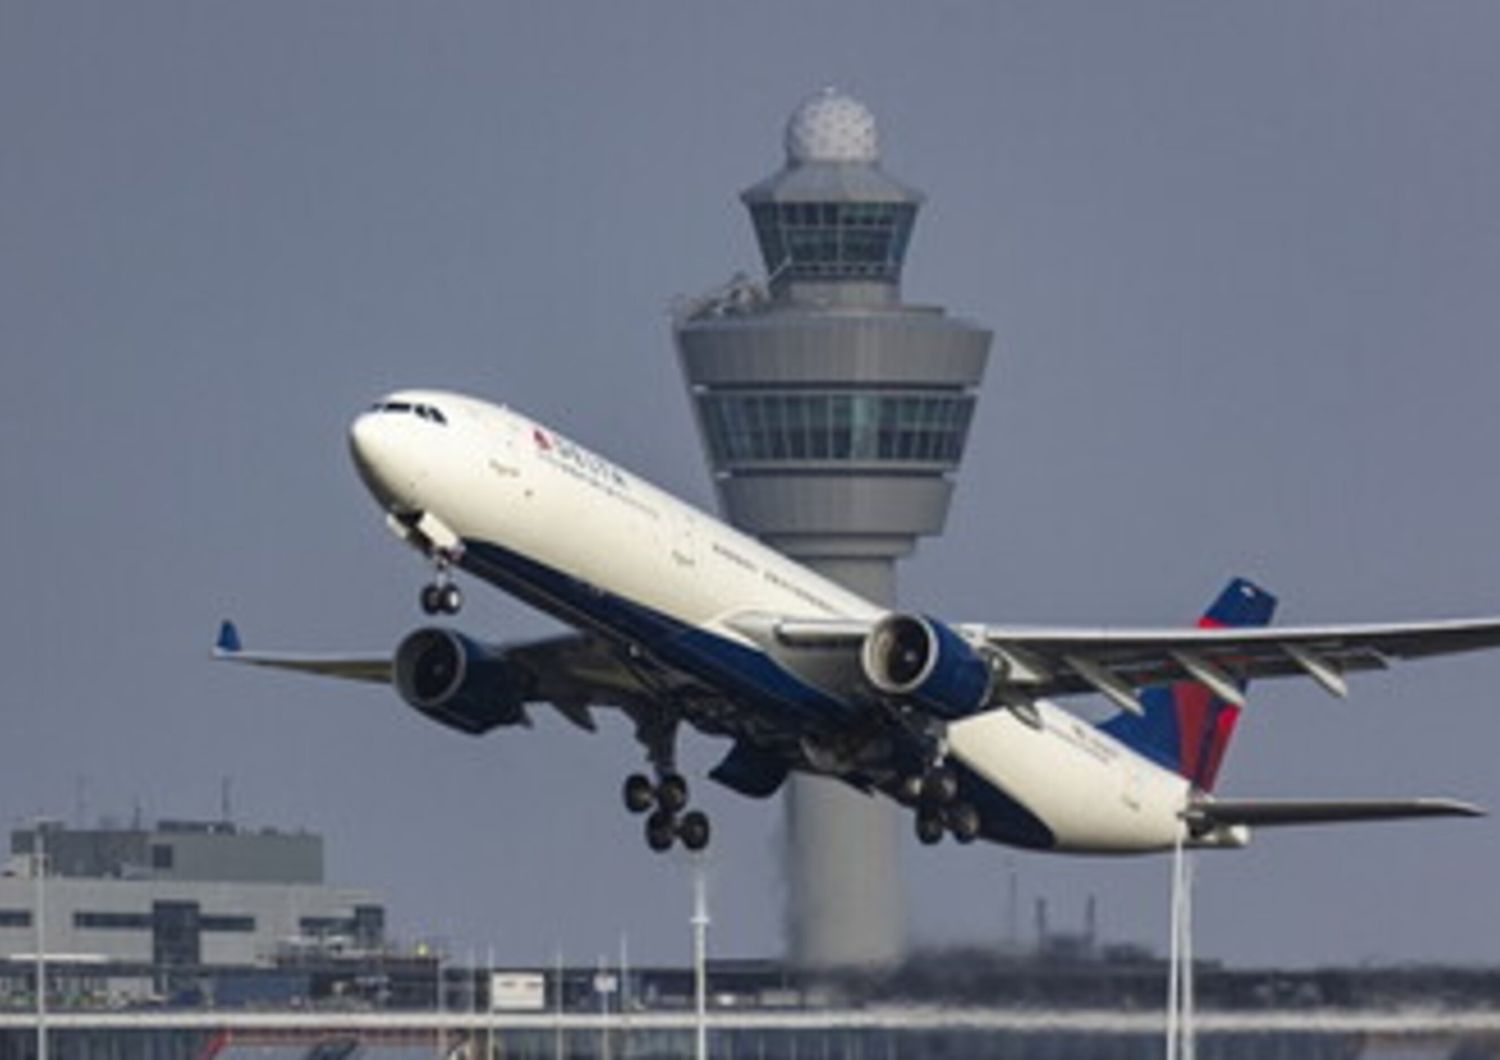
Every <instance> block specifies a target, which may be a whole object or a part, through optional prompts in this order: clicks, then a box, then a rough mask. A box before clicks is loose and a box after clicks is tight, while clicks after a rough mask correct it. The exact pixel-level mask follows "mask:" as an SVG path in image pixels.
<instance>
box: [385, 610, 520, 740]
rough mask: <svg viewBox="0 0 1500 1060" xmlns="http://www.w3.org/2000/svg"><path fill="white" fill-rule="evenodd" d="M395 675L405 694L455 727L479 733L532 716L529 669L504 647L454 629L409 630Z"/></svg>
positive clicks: (441, 721) (421, 709)
mask: <svg viewBox="0 0 1500 1060" xmlns="http://www.w3.org/2000/svg"><path fill="white" fill-rule="evenodd" d="M394 680H395V685H396V691H397V692H398V693H400V695H401V698H402V699H404V700H406V702H407V703H408V704H409V705H410V706H412V707H413V708H415V709H416V710H418V711H419V712H421V713H422V714H424V715H426V716H427V717H429V718H431V719H432V720H433V721H435V722H438V723H439V724H442V725H446V726H448V727H449V728H450V729H457V730H459V731H460V732H466V733H469V734H471V735H474V736H478V735H481V734H482V733H486V732H489V731H490V730H491V729H494V728H497V727H498V726H501V725H518V724H520V723H522V722H524V721H525V720H526V695H527V691H528V688H527V685H528V681H527V678H526V675H525V674H523V673H521V672H519V671H518V670H517V669H516V667H515V665H514V664H512V663H510V662H507V661H506V658H505V655H504V653H503V652H501V651H497V650H496V649H493V648H489V647H486V646H485V645H483V644H480V643H478V642H477V641H473V640H470V639H469V638H468V637H465V636H464V635H463V634H461V633H455V632H453V631H452V630H450V629H439V628H437V627H435V626H434V627H429V628H427V629H419V630H417V631H416V632H415V633H409V634H407V636H406V638H405V639H404V640H402V641H401V646H400V647H398V648H397V649H396V665H395V672H394Z"/></svg>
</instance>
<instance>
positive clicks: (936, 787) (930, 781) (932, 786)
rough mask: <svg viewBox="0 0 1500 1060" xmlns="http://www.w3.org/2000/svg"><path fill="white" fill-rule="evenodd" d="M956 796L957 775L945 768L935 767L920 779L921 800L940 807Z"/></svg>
mask: <svg viewBox="0 0 1500 1060" xmlns="http://www.w3.org/2000/svg"><path fill="white" fill-rule="evenodd" d="M957 795H958V775H957V774H956V773H954V772H953V770H951V769H949V768H948V767H947V766H937V767H936V768H934V769H932V770H931V771H930V772H928V774H927V776H926V777H924V778H923V779H922V798H924V799H926V800H927V801H928V802H931V803H936V804H937V805H939V806H941V805H943V804H945V803H949V802H952V801H953V800H954V798H955V797H956V796H957Z"/></svg>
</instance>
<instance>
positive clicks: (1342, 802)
mask: <svg viewBox="0 0 1500 1060" xmlns="http://www.w3.org/2000/svg"><path fill="white" fill-rule="evenodd" d="M1484 815H1485V811H1484V810H1483V809H1482V808H1480V807H1478V806H1475V805H1474V804H1473V803H1468V802H1459V801H1458V800H1456V799H1315V800H1304V799H1223V800H1219V799H1215V800H1212V801H1209V802H1201V803H1199V804H1198V805H1196V806H1194V807H1193V808H1192V809H1190V810H1189V811H1188V813H1187V820H1188V824H1189V826H1191V827H1192V828H1193V829H1194V830H1195V831H1197V830H1200V829H1202V830H1205V831H1206V830H1208V829H1212V828H1215V827H1218V826H1221V825H1226V826H1227V825H1250V826H1252V827H1257V828H1267V827H1275V826H1279V825H1296V824H1345V823H1348V822H1351V821H1394V820H1399V819H1401V818H1405V817H1483V816H1484Z"/></svg>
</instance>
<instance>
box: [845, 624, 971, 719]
mask: <svg viewBox="0 0 1500 1060" xmlns="http://www.w3.org/2000/svg"><path fill="white" fill-rule="evenodd" d="M860 665H861V666H862V667H863V668H864V673H865V679H866V680H867V681H869V682H870V684H871V685H873V686H874V687H875V688H876V689H877V690H878V691H880V692H883V693H885V694H886V695H888V696H897V697H900V698H902V699H906V700H910V701H912V702H914V703H916V704H918V705H919V706H922V707H925V708H926V709H927V710H930V711H932V712H933V713H934V714H938V715H940V716H942V717H946V718H959V717H963V716H964V715H966V714H972V713H973V712H974V711H976V710H978V709H980V708H981V707H983V706H984V705H985V701H986V700H987V699H988V698H989V692H990V685H991V683H992V681H993V674H992V672H991V670H990V666H989V664H988V663H987V662H986V661H985V659H984V658H983V657H982V656H981V655H980V654H979V653H978V652H977V651H975V650H974V648H973V647H972V646H971V645H970V644H969V642H968V641H966V640H964V639H963V638H962V637H960V636H959V635H958V634H957V633H955V632H954V631H953V630H951V629H949V628H948V627H947V626H945V625H943V623H941V622H938V621H935V620H933V619H929V618H924V617H922V616H921V615H902V614H889V615H886V616H885V617H884V618H882V619H881V620H880V621H879V622H877V623H876V624H875V628H873V629H872V630H870V632H869V633H868V634H867V635H866V636H865V643H864V647H863V648H862V649H861V651H860Z"/></svg>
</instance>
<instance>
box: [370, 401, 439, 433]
mask: <svg viewBox="0 0 1500 1060" xmlns="http://www.w3.org/2000/svg"><path fill="white" fill-rule="evenodd" d="M370 411H371V412H400V413H406V414H408V415H414V416H419V417H421V418H422V419H424V420H427V421H428V422H429V423H436V424H439V425H441V426H444V427H446V426H447V425H448V417H447V416H444V415H443V412H442V410H441V409H439V408H436V407H435V406H432V405H413V404H412V403H411V402H409V401H377V402H375V404H373V405H371V406H370Z"/></svg>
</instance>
